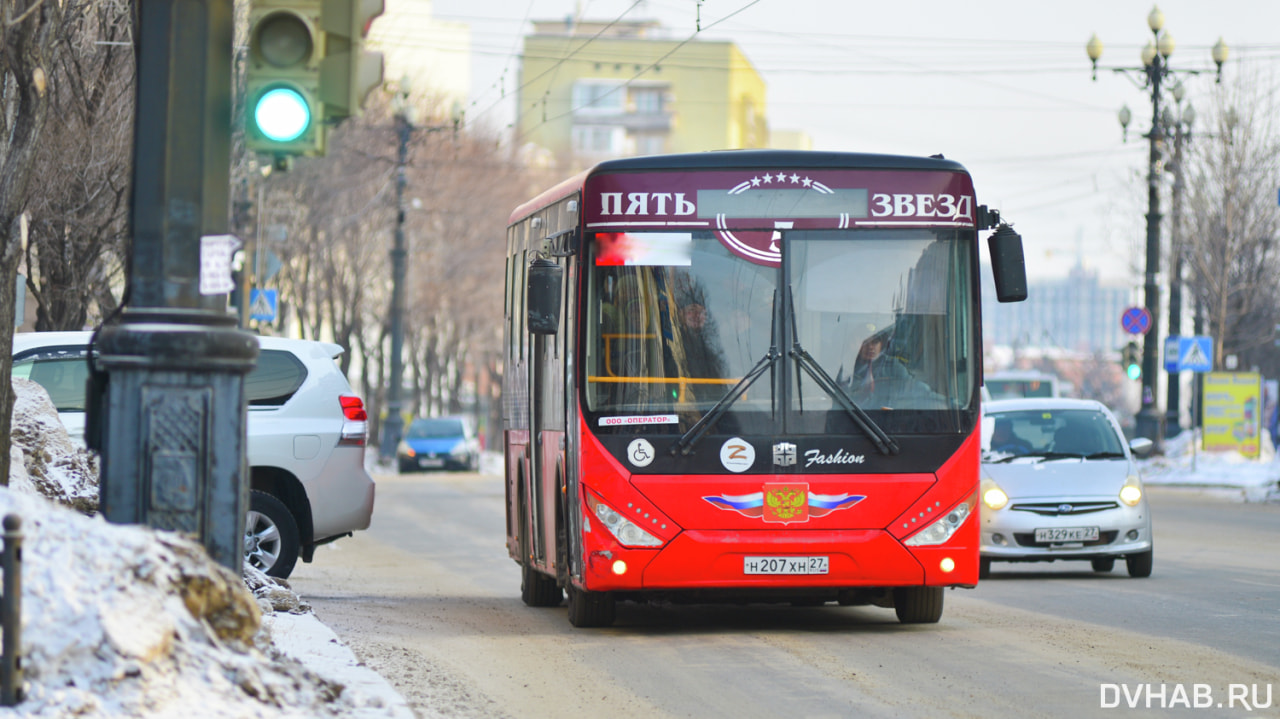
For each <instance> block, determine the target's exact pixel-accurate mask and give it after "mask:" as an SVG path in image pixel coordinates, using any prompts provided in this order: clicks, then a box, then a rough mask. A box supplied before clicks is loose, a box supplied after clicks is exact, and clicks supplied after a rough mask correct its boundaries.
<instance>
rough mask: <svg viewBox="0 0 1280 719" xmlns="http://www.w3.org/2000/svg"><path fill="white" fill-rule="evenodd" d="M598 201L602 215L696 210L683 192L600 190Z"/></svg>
mask: <svg viewBox="0 0 1280 719" xmlns="http://www.w3.org/2000/svg"><path fill="white" fill-rule="evenodd" d="M624 200H625V205H626V210H625V211H624V210H623V209H622V208H623V204H624ZM600 203H601V207H600V214H602V215H667V214H673V215H692V214H693V213H694V212H696V211H697V207H696V206H695V205H694V204H693V201H691V200H688V199H686V198H685V193H683V192H627V193H622V192H602V193H600Z"/></svg>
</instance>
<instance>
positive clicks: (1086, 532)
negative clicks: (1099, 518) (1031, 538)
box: [1036, 527, 1098, 544]
mask: <svg viewBox="0 0 1280 719" xmlns="http://www.w3.org/2000/svg"><path fill="white" fill-rule="evenodd" d="M1097 539H1098V528H1097V527H1055V528H1051V529H1050V528H1042V529H1037V530H1036V541H1037V542H1051V543H1054V544H1057V543H1060V542H1093V541H1096V540H1097Z"/></svg>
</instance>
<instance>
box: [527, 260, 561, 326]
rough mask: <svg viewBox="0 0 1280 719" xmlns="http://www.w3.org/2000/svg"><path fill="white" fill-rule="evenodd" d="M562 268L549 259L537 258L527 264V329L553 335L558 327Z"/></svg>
mask: <svg viewBox="0 0 1280 719" xmlns="http://www.w3.org/2000/svg"><path fill="white" fill-rule="evenodd" d="M563 278H564V269H563V268H561V267H560V265H557V264H556V263H554V262H552V261H551V260H548V259H544V258H538V259H536V260H534V261H533V262H532V263H531V264H530V265H529V297H528V304H527V305H526V307H528V308H529V314H528V318H527V319H528V326H529V331H530V332H531V333H533V334H535V335H553V334H555V333H556V332H557V331H559V329H560V284H561V282H562V280H563Z"/></svg>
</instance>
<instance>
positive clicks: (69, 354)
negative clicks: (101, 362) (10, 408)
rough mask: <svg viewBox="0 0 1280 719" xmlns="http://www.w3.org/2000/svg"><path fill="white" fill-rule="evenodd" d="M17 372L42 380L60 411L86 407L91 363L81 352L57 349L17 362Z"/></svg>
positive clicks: (28, 377) (76, 410)
mask: <svg viewBox="0 0 1280 719" xmlns="http://www.w3.org/2000/svg"><path fill="white" fill-rule="evenodd" d="M13 376H14V377H23V378H26V379H29V380H32V381H33V382H38V383H40V385H41V386H42V387H44V389H45V391H46V392H48V393H49V399H50V400H51V401H52V402H53V406H54V408H55V409H57V410H58V411H59V412H83V411H84V386H85V380H87V379H88V378H89V364H88V363H87V362H86V361H85V358H84V355H83V353H81V352H76V351H66V350H64V349H54V350H50V351H49V352H47V353H43V354H39V355H33V356H29V357H27V358H25V359H23V360H20V361H17V362H14V363H13Z"/></svg>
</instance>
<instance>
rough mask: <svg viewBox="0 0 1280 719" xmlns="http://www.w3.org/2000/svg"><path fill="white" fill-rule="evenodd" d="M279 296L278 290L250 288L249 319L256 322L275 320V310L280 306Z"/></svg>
mask: <svg viewBox="0 0 1280 719" xmlns="http://www.w3.org/2000/svg"><path fill="white" fill-rule="evenodd" d="M279 298H280V291H279V290H260V289H253V290H250V291H249V319H251V320H257V321H258V322H275V321H276V312H277V310H278V309H279V306H280V303H279Z"/></svg>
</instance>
